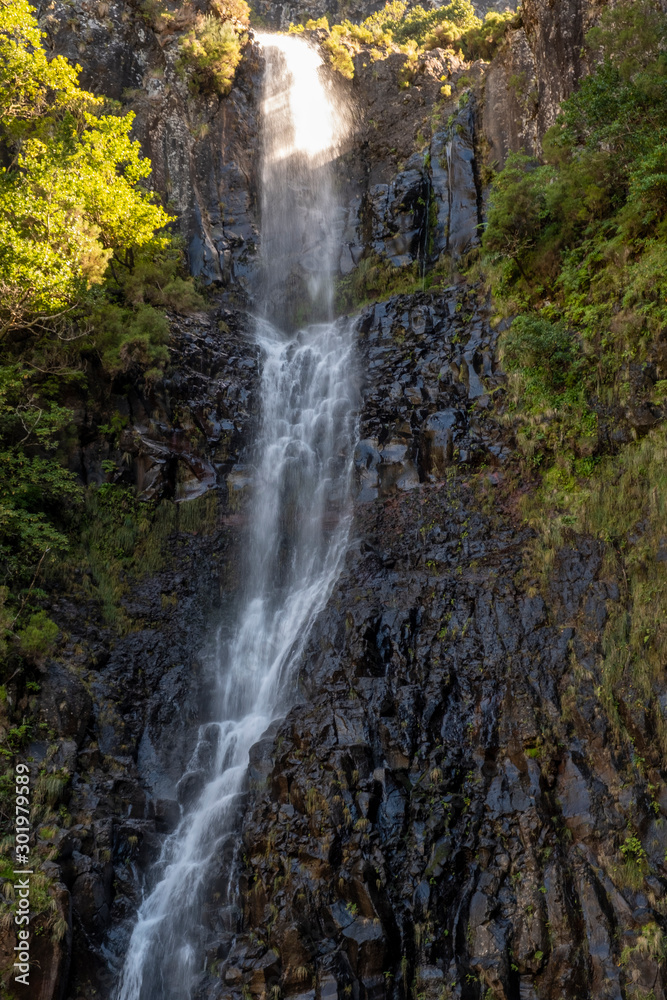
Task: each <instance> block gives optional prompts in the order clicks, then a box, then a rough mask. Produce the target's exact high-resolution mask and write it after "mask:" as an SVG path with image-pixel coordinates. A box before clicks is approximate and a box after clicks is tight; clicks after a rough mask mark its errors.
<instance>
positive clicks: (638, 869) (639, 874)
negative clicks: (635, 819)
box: [619, 834, 648, 890]
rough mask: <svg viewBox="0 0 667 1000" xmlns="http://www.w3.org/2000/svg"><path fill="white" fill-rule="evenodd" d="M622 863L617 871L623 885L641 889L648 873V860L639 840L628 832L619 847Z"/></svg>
mask: <svg viewBox="0 0 667 1000" xmlns="http://www.w3.org/2000/svg"><path fill="white" fill-rule="evenodd" d="M620 851H621V855H622V857H623V865H622V867H621V870H620V872H619V874H620V876H621V881H622V883H623V885H626V886H628V887H629V888H631V889H635V890H637V889H641V887H642V885H643V884H644V877H645V876H646V875H647V874H648V860H647V857H646V851H645V850H644V848H643V847H642V845H641V841H640V840H639V839H638V838H637V837H635V836H633V835H632V834H630V835H629V836H627V837H626V838H625V840H624V842H623V843H622V844H621V847H620Z"/></svg>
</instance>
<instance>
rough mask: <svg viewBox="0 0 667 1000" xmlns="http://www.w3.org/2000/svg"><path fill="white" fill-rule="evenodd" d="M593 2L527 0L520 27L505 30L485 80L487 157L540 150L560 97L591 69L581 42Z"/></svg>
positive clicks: (499, 159)
mask: <svg viewBox="0 0 667 1000" xmlns="http://www.w3.org/2000/svg"><path fill="white" fill-rule="evenodd" d="M595 16H596V7H595V5H593V4H590V3H588V2H587V0H556V2H555V3H549V2H547V0H528V2H527V3H523V4H522V6H521V20H522V26H521V28H518V29H517V30H515V31H511V32H509V33H508V37H507V40H506V42H505V44H504V45H503V48H502V49H501V52H500V53H499V55H498V56H497V57H496V59H494V60H493V63H492V65H491V67H490V69H489V71H488V73H487V74H486V77H485V82H484V92H485V100H484V110H483V127H484V133H485V135H486V136H487V139H488V141H489V145H490V150H489V154H488V158H489V161H490V162H492V163H493V162H495V163H497V164H499V165H500V166H502V164H503V163H504V161H505V159H506V157H507V154H508V153H509V152H516V151H518V150H519V149H523V150H524V151H525V152H526V153H529V154H531V153H532V154H536V155H539V153H540V150H541V142H542V138H543V136H544V133H545V132H546V130H547V129H548V128H550V127H551V125H553V124H554V121H555V120H556V115H557V114H558V109H559V107H560V103H561V101H563V100H564V99H565V98H566V97H569V96H570V94H571V93H572V92H573V90H574V89H575V87H576V86H577V83H578V82H579V81H580V80H581V78H582V77H583V76H585V75H586V73H588V72H589V71H590V69H591V66H590V65H589V63H588V61H587V53H586V50H585V47H584V38H585V35H586V32H587V31H588V29H589V28H590V27H592V26H593V24H594V21H595Z"/></svg>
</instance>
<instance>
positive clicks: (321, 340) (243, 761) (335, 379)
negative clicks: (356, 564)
mask: <svg viewBox="0 0 667 1000" xmlns="http://www.w3.org/2000/svg"><path fill="white" fill-rule="evenodd" d="M260 42H261V44H262V47H263V50H264V54H265V57H266V74H265V84H264V99H263V161H262V255H263V260H264V277H263V284H262V294H263V303H262V305H263V309H262V312H263V316H262V318H260V319H258V320H257V333H256V335H257V342H258V344H259V346H260V348H261V352H262V355H263V373H262V383H261V393H262V402H261V405H262V418H261V426H260V432H259V436H258V441H257V444H256V448H255V457H254V486H253V491H254V501H253V505H252V510H251V523H250V528H249V538H248V541H247V546H246V564H245V573H244V586H243V594H242V599H241V601H240V609H239V612H238V617H237V625H236V629H235V633H234V637H233V639H232V641H231V642H227V643H226V648H225V643H224V642H223V638H222V633H221V634H220V636H219V637H218V644H217V648H218V656H217V665H216V666H217V677H218V691H217V698H218V701H217V710H216V713H215V715H216V716H217V718H218V719H219V720H220V721H219V722H217V723H215V724H208V725H206V726H204V727H202V731H201V733H200V740H199V744H198V747H197V750H196V751H195V754H194V756H193V759H192V761H191V763H190V771H192V772H193V775H196V774H197V773H201V768H202V761H206V760H207V757H208V761H207V767H208V775H209V780H208V782H207V783H206V784H204V786H203V789H202V791H201V793H200V795H199V798H198V800H197V801H196V802H195V803H194V804H193V805H192V806H191V807H190V808H189V810H186V811H185V813H184V815H183V816H182V818H181V822H180V824H179V826H178V828H177V829H176V831H175V832H174V833H173V834H172V835H171V836H169V837H168V838H167V840H166V841H165V844H164V847H163V850H162V854H161V857H160V859H159V861H158V862H157V864H156V866H155V868H154V870H153V871H152V872H151V878H150V884H149V886H148V888H147V892H146V895H145V898H144V900H143V903H142V905H141V907H140V910H139V914H138V918H137V921H136V924H135V926H134V929H133V931H132V936H131V939H130V941H129V945H128V949H127V953H126V957H125V962H124V966H123V969H122V973H121V976H120V979H119V983H118V986H117V990H116V1000H189V998H190V997H192V995H193V990H194V989H195V982H196V978H197V976H198V975H199V974H200V973H201V971H202V969H203V966H204V961H205V955H204V949H205V939H206V931H205V929H204V926H203V924H204V921H203V907H204V901H205V896H206V892H207V889H209V888H210V885H211V882H212V880H214V879H215V880H219V879H220V870H221V868H224V858H225V857H228V856H229V853H230V852H229V849H228V848H229V844H230V839H232V840H233V839H235V838H237V837H238V829H237V823H238V807H239V801H240V795H241V793H242V792H243V789H244V786H245V779H246V771H247V765H248V755H249V751H250V748H251V747H252V745H253V744H254V743H256V742H257V741H258V740H259V739H260V737H261V736H262V734H263V733H264V732H265V731H266V729H267V728H268V726H269V725H270V724H271V722H272V721H274V720H275V719H276V718H279V717H281V716H282V715H284V713H285V711H286V710H287V709H288V708H289V706H290V704H291V702H292V701H293V698H294V687H295V671H296V668H297V667H298V664H299V659H300V656H301V654H302V652H303V649H304V645H305V643H306V641H307V638H308V634H309V631H310V627H311V625H312V623H313V621H314V619H315V618H316V616H317V615H318V613H319V612H320V611H321V610H322V608H323V607H324V605H325V603H326V601H327V598H328V597H329V594H330V593H331V589H332V587H333V585H334V583H335V581H336V579H337V576H338V574H339V572H340V568H341V563H342V559H343V557H344V554H345V550H346V546H347V537H348V529H349V514H348V504H347V498H348V491H349V483H350V477H351V467H352V455H353V450H354V435H355V418H354V405H355V400H354V392H353V389H352V382H353V380H352V378H351V369H352V361H353V331H352V328H351V324H350V323H348V322H347V321H345V322H340V321H336V322H334V321H332V320H331V319H330V315H331V300H332V259H333V250H334V240H333V237H332V235H331V234H332V231H333V229H334V225H333V222H334V216H335V208H336V205H335V199H334V197H333V194H332V186H331V176H330V168H329V163H330V161H331V159H332V158H333V156H334V155H335V153H336V149H337V146H338V143H339V141H340V139H341V138H342V135H343V132H344V120H343V118H342V116H341V115H340V113H339V112H337V111H336V109H335V102H334V101H333V99H332V96H331V94H330V92H329V90H328V89H327V86H326V83H325V82H324V80H323V78H322V73H321V60H320V57H319V55H318V53H317V52H316V51H315V50H314V49H312V48H310V47H309V46H308V44H307V43H306V42H305V41H304V40H303V39H299V38H294V37H286V36H271V35H265V36H260ZM300 310H301V311H302V312H303V311H308V310H309V311H310V313H311V315H317V316H318V317H322V316H324V317H327V316H328V317H329V319H328V320H327V321H325V322H320V323H317V324H312V325H309V326H306V327H304V328H303V329H301V330H297V331H296V332H291V333H285V332H283V331H284V330H292V331H294V330H295V327H296V326H297V325H298V324H297V323H296V322H295V317H296V316H298V315H299V311H300ZM231 874H232V873H231V871H228V872H227V877H230V876H231Z"/></svg>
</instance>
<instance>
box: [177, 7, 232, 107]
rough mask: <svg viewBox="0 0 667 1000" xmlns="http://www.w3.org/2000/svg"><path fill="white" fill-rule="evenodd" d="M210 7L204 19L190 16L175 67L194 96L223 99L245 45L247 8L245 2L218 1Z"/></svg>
mask: <svg viewBox="0 0 667 1000" xmlns="http://www.w3.org/2000/svg"><path fill="white" fill-rule="evenodd" d="M212 8H213V13H212V14H209V15H207V16H203V15H201V14H199V15H193V18H194V24H193V26H192V27H191V29H190V31H189V32H188V33H187V34H186V35H185V36H184V38H183V39H182V40H181V43H180V55H179V58H178V61H177V64H176V66H177V70H178V71H179V73H180V74H181V75H182V76H183V77H185V78H186V79H187V80H188V84H189V86H190V89H191V91H192V92H193V93H194V94H218V95H219V96H220V97H226V96H227V94H228V93H229V91H230V90H231V87H232V83H233V82H234V76H235V74H236V69H237V67H238V64H239V63H240V61H241V57H242V55H243V49H244V47H245V44H246V42H247V38H248V36H247V32H246V31H245V29H246V28H247V26H248V20H249V14H250V8H249V7H248V5H247V3H246V2H245V0H218V2H214V3H213V4H212Z"/></svg>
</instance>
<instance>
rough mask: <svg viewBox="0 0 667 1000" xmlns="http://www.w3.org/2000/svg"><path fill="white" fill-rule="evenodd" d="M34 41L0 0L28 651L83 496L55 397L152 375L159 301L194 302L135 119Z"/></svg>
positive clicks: (5, 597)
mask: <svg viewBox="0 0 667 1000" xmlns="http://www.w3.org/2000/svg"><path fill="white" fill-rule="evenodd" d="M220 2H222V0H220ZM229 2H230V3H233V4H234V5H235V9H237V8H238V10H240V12H241V13H243V11H242V9H241V8H242V7H244V6H245V5H244V4H243V0H229ZM238 10H237V13H238ZM42 38H43V35H42V33H41V32H40V30H39V28H38V25H37V21H36V18H35V14H34V11H33V9H32V8H31V7H30V6H29V5H28V4H27V3H26V2H25V0H0V164H1V166H0V342H1V343H2V348H3V356H2V361H1V363H0V652H1V653H3V654H5V655H12V656H17V657H22V658H23V659H27V660H30V659H32V660H35V659H39V658H40V657H43V656H45V655H47V653H48V652H49V650H50V649H51V647H52V645H53V643H54V642H55V639H56V635H57V630H56V631H54V629H55V628H56V627H55V625H54V624H53V622H50V621H49V619H48V617H47V616H46V613H45V612H44V611H43V610H42V609H41V608H40V607H39V600H40V596H41V595H40V590H39V584H40V582H41V581H42V580H43V579H44V576H45V574H46V573H48V572H51V568H52V567H51V563H52V562H53V561H55V557H57V558H58V560H63V559H65V558H66V556H67V552H68V549H70V548H71V538H70V532H71V530H72V527H73V523H74V522H75V521H76V518H77V517H79V516H80V512H81V507H82V502H83V491H82V489H81V487H80V486H79V485H78V484H77V482H76V478H75V477H74V475H72V474H71V473H70V472H69V471H67V469H66V468H64V467H63V464H64V460H65V459H66V456H67V452H68V451H69V450H70V449H71V445H72V443H73V442H74V440H75V435H76V428H75V427H74V426H73V423H72V413H71V411H70V409H69V408H68V407H67V406H65V405H63V402H64V399H65V396H66V395H69V396H70V397H71V395H72V393H76V394H78V395H79V397H80V398H81V397H83V399H85V393H86V391H87V383H88V380H89V377H90V375H91V374H94V375H95V377H96V378H98V379H99V377H100V375H101V374H103V373H104V374H106V377H107V378H110V377H113V376H115V375H116V374H118V373H129V372H132V373H133V374H134V375H135V376H137V377H140V376H143V377H144V378H145V379H152V378H157V377H159V376H160V374H161V372H162V370H163V368H164V366H165V364H166V363H167V361H168V352H167V341H168V339H169V324H168V321H167V319H166V317H165V315H164V309H165V308H170V309H176V310H179V311H185V312H187V311H191V310H193V309H198V308H201V307H202V306H203V300H202V299H201V297H200V296H199V295H198V293H197V292H196V290H195V288H194V286H193V284H192V282H191V281H190V280H188V279H186V278H184V277H183V275H182V261H183V252H182V248H181V246H180V245H179V244H178V243H177V242H176V241H175V240H174V239H173V237H172V236H171V235H170V234H169V233H167V232H166V230H165V226H166V225H167V224H168V223H170V222H171V221H172V219H171V217H170V216H169V215H167V213H166V212H165V210H164V209H163V208H162V207H161V205H160V204H159V203H158V201H157V200H156V197H155V195H154V194H153V193H152V192H151V191H150V190H149V188H148V187H147V184H148V181H149V178H150V173H151V164H150V161H149V160H147V159H145V158H144V157H142V155H141V151H140V147H139V143H138V142H137V141H135V140H133V139H132V138H131V136H130V133H131V129H132V125H133V116H132V115H131V114H129V115H125V116H120V115H119V114H117V113H116V109H115V108H114V107H112V106H110V105H109V103H108V102H105V101H104V99H102V98H98V97H95V96H94V95H92V94H90V93H88V92H86V91H84V90H82V89H81V88H80V87H79V86H78V82H77V77H78V72H79V70H78V68H77V67H74V66H71V65H70V64H69V63H68V62H67V60H66V59H64V58H62V57H60V56H58V57H55V58H53V59H49V58H48V56H47V53H46V51H45V50H44V48H43V45H42ZM47 553H48V556H47ZM35 602H37V604H36V603H35Z"/></svg>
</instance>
